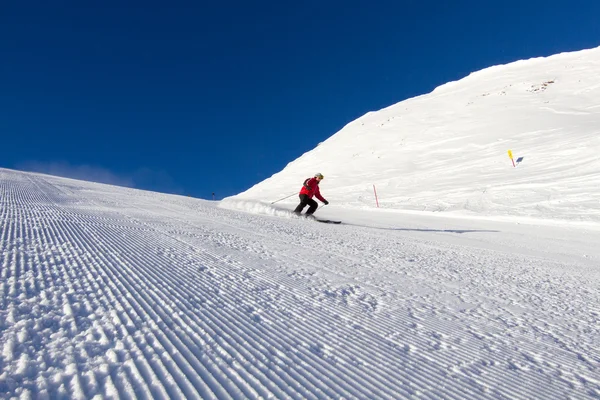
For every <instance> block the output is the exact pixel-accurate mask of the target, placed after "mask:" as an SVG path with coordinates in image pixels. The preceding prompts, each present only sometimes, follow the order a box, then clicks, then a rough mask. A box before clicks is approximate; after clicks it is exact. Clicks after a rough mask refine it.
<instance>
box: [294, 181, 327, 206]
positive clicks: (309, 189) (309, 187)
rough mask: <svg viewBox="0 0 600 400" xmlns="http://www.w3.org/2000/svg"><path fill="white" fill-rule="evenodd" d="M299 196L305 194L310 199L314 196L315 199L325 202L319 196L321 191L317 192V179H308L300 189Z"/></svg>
mask: <svg viewBox="0 0 600 400" xmlns="http://www.w3.org/2000/svg"><path fill="white" fill-rule="evenodd" d="M300 194H305V195H307V196H308V197H310V198H311V199H312V197H313V196H315V197H316V198H317V199H319V200H321V201H322V202H325V201H327V200H325V199H324V198H323V196H321V191H320V190H319V181H318V180H317V178H308V179H307V180H305V181H304V186H302V189H300Z"/></svg>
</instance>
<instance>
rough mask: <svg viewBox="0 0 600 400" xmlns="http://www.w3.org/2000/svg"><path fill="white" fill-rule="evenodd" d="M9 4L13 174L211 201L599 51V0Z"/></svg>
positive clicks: (8, 143)
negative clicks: (511, 76) (467, 82)
mask: <svg viewBox="0 0 600 400" xmlns="http://www.w3.org/2000/svg"><path fill="white" fill-rule="evenodd" d="M7 3H9V2H7V1H4V2H2V3H1V4H0V137H1V139H2V152H1V156H0V167H5V168H14V169H21V170H37V171H41V172H51V173H54V174H62V175H65V176H70V177H75V178H81V179H88V180H96V181H102V182H107V183H117V184H123V185H129V186H132V187H137V188H140V189H148V190H155V191H162V192H169V193H179V194H186V195H191V196H194V197H201V198H206V199H210V198H211V197H212V195H211V194H212V193H213V192H214V193H216V198H217V199H220V198H222V197H225V196H229V195H233V194H237V193H239V192H241V191H243V190H245V189H247V188H249V187H251V186H252V185H254V184H255V183H257V182H259V181H262V180H264V179H265V178H267V177H269V176H271V175H272V174H274V173H276V172H278V171H280V170H281V169H283V168H284V167H285V165H286V164H287V163H288V162H290V161H293V160H294V159H296V158H297V157H299V156H300V155H302V154H303V153H305V152H306V151H309V150H311V149H313V148H314V147H315V146H316V145H317V144H318V143H319V142H321V141H323V140H325V139H327V138H328V137H330V136H331V135H333V134H334V133H335V132H337V131H338V130H339V129H340V128H342V127H343V126H344V125H345V124H347V123H349V122H351V121H352V120H354V119H356V118H358V117H360V116H361V115H363V114H365V113H366V112H368V111H375V110H378V109H381V108H383V107H387V106H389V105H392V104H394V103H397V102H399V101H402V100H404V99H407V98H410V97H413V96H416V95H420V94H424V93H428V92H430V91H431V90H433V89H434V88H435V87H436V86H439V85H440V84H443V83H445V82H448V81H451V80H457V79H460V78H462V77H464V76H466V75H468V74H469V73H470V72H473V71H476V70H479V69H482V68H485V67H488V66H491V65H497V64H503V63H508V62H511V61H514V60H518V59H523V58H531V57H537V56H547V55H551V54H554V53H558V52H563V51H573V50H581V49H585V48H591V47H596V46H599V45H600V22H599V21H600V19H599V18H600V17H599V16H600V1H598V0H591V1H577V0H573V1H552V0H547V1H537V0H527V1H523V0H519V1H514V0H508V1H500V0H498V1H481V0H479V1H460V0H458V1H454V2H450V1H442V0H438V1H427V0H418V1H417V0H415V1H408V0H407V1H401V0H396V1H376V0H370V1H322V0H319V1H304V2H298V1H294V2H291V1H256V2H251V1H210V2H208V1H189V2H183V1H177V0H172V1H168V2H167V1H161V2H158V1H153V0H145V1H112V0H107V1H26V0H25V1H14V2H11V3H12V4H7ZM449 3H453V4H452V5H451V4H449ZM316 170H318V166H316V167H315V171H312V170H311V171H307V175H310V174H313V173H314V172H316ZM322 172H323V173H324V174H326V172H327V171H322ZM296 190H298V188H297V187H293V188H290V193H293V192H294V191H296ZM265 200H271V199H265Z"/></svg>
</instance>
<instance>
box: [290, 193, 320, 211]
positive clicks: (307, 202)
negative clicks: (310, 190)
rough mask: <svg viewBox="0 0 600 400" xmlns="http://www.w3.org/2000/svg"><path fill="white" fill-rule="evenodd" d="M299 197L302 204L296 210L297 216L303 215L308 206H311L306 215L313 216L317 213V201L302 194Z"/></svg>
mask: <svg viewBox="0 0 600 400" xmlns="http://www.w3.org/2000/svg"><path fill="white" fill-rule="evenodd" d="M299 197H300V204H298V207H296V209H295V210H294V212H295V213H296V214H301V213H302V210H304V207H306V206H309V207H308V210H307V211H306V215H312V213H314V212H315V211H317V207H319V204H318V203H317V202H316V201H314V200H313V199H311V198H310V197H308V195H306V194H301V195H300V196H299Z"/></svg>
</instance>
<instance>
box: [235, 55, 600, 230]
mask: <svg viewBox="0 0 600 400" xmlns="http://www.w3.org/2000/svg"><path fill="white" fill-rule="evenodd" d="M599 76H600V48H595V49H591V50H584V51H578V52H573V53H564V54H558V55H555V56H552V57H548V58H537V59H531V60H526V61H519V62H515V63H512V64H508V65H503V66H495V67H491V68H488V69H485V70H482V71H479V72H475V73H473V74H471V75H469V76H468V77H466V78H464V79H462V80H460V81H457V82H451V83H448V84H445V85H443V86H441V87H438V88H437V89H435V90H434V91H433V92H432V93H430V94H427V95H423V96H419V97H416V98H412V99H409V100H406V101H403V102H401V103H398V104H396V105H393V106H391V107H388V108H386V109H383V110H381V111H377V112H372V113H368V114H367V115H365V116H363V117H361V118H359V119H357V120H355V121H353V122H352V123H350V124H348V125H347V126H346V127H344V128H343V129H342V130H341V131H339V132H338V133H336V134H334V135H333V136H331V137H330V138H329V139H327V140H326V141H324V142H323V143H321V144H319V146H317V147H316V148H315V149H314V150H312V151H310V152H307V153H306V154H304V155H303V156H301V157H300V158H298V159H297V160H295V161H293V162H291V163H290V164H288V165H287V166H286V167H285V168H284V169H283V170H282V171H281V172H279V173H277V174H275V175H273V176H272V177H271V178H269V179H266V180H265V181H263V182H260V183H258V184H257V185H255V186H254V187H252V188H250V189H249V190H247V191H246V192H244V193H241V194H239V195H237V196H234V197H233V198H231V199H229V200H232V199H233V200H239V199H243V200H260V201H265V202H271V201H274V200H277V199H280V198H282V197H284V196H287V195H289V194H292V193H294V192H297V191H298V190H299V187H300V186H301V183H302V182H303V180H304V179H305V178H306V177H307V176H311V175H312V174H314V173H316V172H321V173H323V174H324V175H325V180H324V181H323V183H322V184H321V186H322V192H323V194H324V195H325V197H326V198H327V199H328V200H329V201H330V202H331V203H332V205H340V206H342V207H345V208H347V207H353V208H372V207H375V198H374V194H373V185H375V187H376V189H377V192H378V196H379V203H380V207H382V208H386V209H398V210H421V211H436V212H440V211H441V212H453V213H455V214H463V215H464V214H476V215H487V216H515V215H516V216H529V217H535V218H550V219H561V220H585V221H600V157H598V152H599V151H600V82H599V80H598V77H599ZM282 135H285V132H282ZM508 150H512V152H513V154H514V158H515V159H516V158H517V157H524V158H523V162H521V163H520V164H519V165H518V166H517V168H513V166H512V163H511V161H510V159H509V158H508V155H507V151H508ZM296 202H297V197H295V196H292V197H291V198H290V199H289V200H284V201H282V202H281V203H279V204H280V205H283V206H285V207H286V208H288V209H290V208H292V207H293V206H294V205H295V204H294V203H296Z"/></svg>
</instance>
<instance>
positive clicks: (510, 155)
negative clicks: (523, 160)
mask: <svg viewBox="0 0 600 400" xmlns="http://www.w3.org/2000/svg"><path fill="white" fill-rule="evenodd" d="M508 157H509V158H510V161H512V163H513V167H516V165H515V160H513V155H512V151H510V150H509V151H508Z"/></svg>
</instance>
